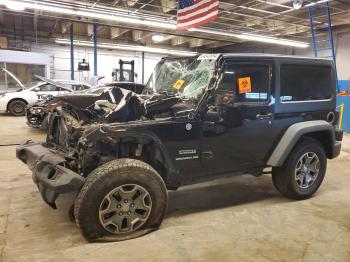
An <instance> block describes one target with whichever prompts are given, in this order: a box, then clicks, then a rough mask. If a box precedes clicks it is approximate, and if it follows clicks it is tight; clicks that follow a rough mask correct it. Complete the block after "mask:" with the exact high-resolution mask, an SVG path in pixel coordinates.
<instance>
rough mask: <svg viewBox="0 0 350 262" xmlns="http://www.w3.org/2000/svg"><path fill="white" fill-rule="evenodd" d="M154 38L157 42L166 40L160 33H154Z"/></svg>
mask: <svg viewBox="0 0 350 262" xmlns="http://www.w3.org/2000/svg"><path fill="white" fill-rule="evenodd" d="M152 40H153V41H154V42H156V43H160V42H163V41H164V40H165V37H164V36H163V35H160V34H156V35H152Z"/></svg>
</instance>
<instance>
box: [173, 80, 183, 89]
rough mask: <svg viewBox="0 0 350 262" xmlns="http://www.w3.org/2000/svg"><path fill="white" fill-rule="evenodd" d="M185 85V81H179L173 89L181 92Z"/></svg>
mask: <svg viewBox="0 0 350 262" xmlns="http://www.w3.org/2000/svg"><path fill="white" fill-rule="evenodd" d="M184 83H185V80H181V79H179V80H177V81H176V82H175V83H174V84H173V88H174V89H176V90H180V89H181V87H182V86H183V85H184Z"/></svg>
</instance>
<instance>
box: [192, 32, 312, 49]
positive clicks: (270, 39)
mask: <svg viewBox="0 0 350 262" xmlns="http://www.w3.org/2000/svg"><path fill="white" fill-rule="evenodd" d="M197 30H198V29H197V28H192V29H191V31H197ZM201 31H203V33H205V32H206V31H205V30H203V29H202V30H201ZM215 33H216V32H215V31H214V32H212V34H215ZM218 34H220V35H223V36H227V37H235V38H239V39H244V40H249V41H256V42H263V43H268V44H277V45H284V46H293V47H299V48H306V47H308V46H309V45H310V44H308V43H306V42H300V41H294V40H289V39H283V38H276V37H269V36H262V35H254V34H246V33H242V34H234V33H230V32H218Z"/></svg>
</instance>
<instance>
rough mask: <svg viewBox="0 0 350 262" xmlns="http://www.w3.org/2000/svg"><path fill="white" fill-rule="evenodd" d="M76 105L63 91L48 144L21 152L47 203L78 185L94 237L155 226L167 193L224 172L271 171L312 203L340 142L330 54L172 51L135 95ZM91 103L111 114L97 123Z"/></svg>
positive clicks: (79, 216) (79, 219)
mask: <svg viewBox="0 0 350 262" xmlns="http://www.w3.org/2000/svg"><path fill="white" fill-rule="evenodd" d="M75 100H76V99H75ZM79 100H80V101H82V102H83V103H84V105H85V106H84V107H83V108H82V107H81V106H80V107H77V106H76V105H74V103H73V102H72V101H73V99H68V98H67V99H66V100H65V104H64V105H63V106H61V107H59V108H57V109H56V110H55V111H54V112H53V113H52V114H51V115H50V120H49V129H48V136H47V141H46V142H45V143H35V142H33V141H28V142H26V143H25V144H23V145H21V146H19V147H18V148H17V157H18V158H19V159H20V160H21V161H23V162H24V163H26V164H27V165H28V166H29V168H30V169H31V170H32V171H33V180H34V182H35V183H36V184H37V186H38V188H39V191H40V193H41V195H42V197H43V199H44V201H45V202H46V203H48V204H49V205H50V206H51V207H53V208H56V205H55V201H56V199H57V197H58V196H59V195H60V194H63V193H67V192H71V191H77V196H76V199H75V204H74V217H75V221H76V223H77V225H78V226H79V227H80V229H81V231H82V234H83V235H84V237H85V238H86V239H88V240H89V241H98V240H102V241H116V240H124V239H129V238H134V237H137V236H140V235H143V234H145V233H147V232H150V231H152V230H154V229H157V228H158V227H159V226H160V224H161V221H162V219H163V217H164V214H165V211H166V207H167V190H175V189H177V188H178V187H180V186H183V185H188V184H191V183H196V182H199V181H203V180H208V179H216V178H218V177H220V176H223V175H238V174H247V173H249V174H252V175H254V176H259V175H262V174H265V173H268V172H271V173H272V180H273V183H274V185H275V187H276V188H277V190H278V191H280V192H281V193H282V194H283V195H285V196H287V197H289V198H293V199H306V198H308V197H310V196H311V195H312V194H314V193H315V192H316V190H317V189H318V188H319V186H320V185H321V183H322V180H323V178H324V176H325V173H326V166H327V158H328V159H332V158H335V157H337V156H338V155H339V153H340V148H341V141H342V135H343V134H342V131H340V130H338V129H337V128H336V127H335V126H336V122H337V113H336V111H335V108H336V74H335V70H334V66H333V64H332V62H331V61H329V60H322V59H311V58H299V57H287V56H276V55H250V54H242V55H238V54H218V55H213V54H211V55H200V56H196V57H186V58H165V59H162V60H161V61H160V62H159V64H158V65H157V67H156V68H155V70H154V72H153V74H152V76H151V77H150V79H149V81H148V83H147V86H146V88H145V89H144V90H143V91H142V93H141V94H139V95H137V94H135V93H133V92H131V91H120V90H115V89H113V90H107V91H105V93H103V94H97V95H96V97H94V96H89V97H87V98H84V99H83V98H82V99H79ZM90 104H91V106H89V105H90ZM99 105H104V106H105V108H104V110H105V111H103V108H101V107H99ZM78 108H79V109H78ZM94 110H98V112H100V113H101V110H102V111H103V112H104V114H103V116H104V119H109V120H108V121H107V120H106V121H99V122H94V121H92V117H91V116H92V115H96V112H95V113H93V112H92V111H94ZM100 113H99V115H100V116H101V114H100ZM48 223H49V222H48Z"/></svg>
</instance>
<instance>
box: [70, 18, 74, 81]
mask: <svg viewBox="0 0 350 262" xmlns="http://www.w3.org/2000/svg"><path fill="white" fill-rule="evenodd" d="M73 41H74V32H73V23H71V25H70V79H71V80H74V42H73Z"/></svg>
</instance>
